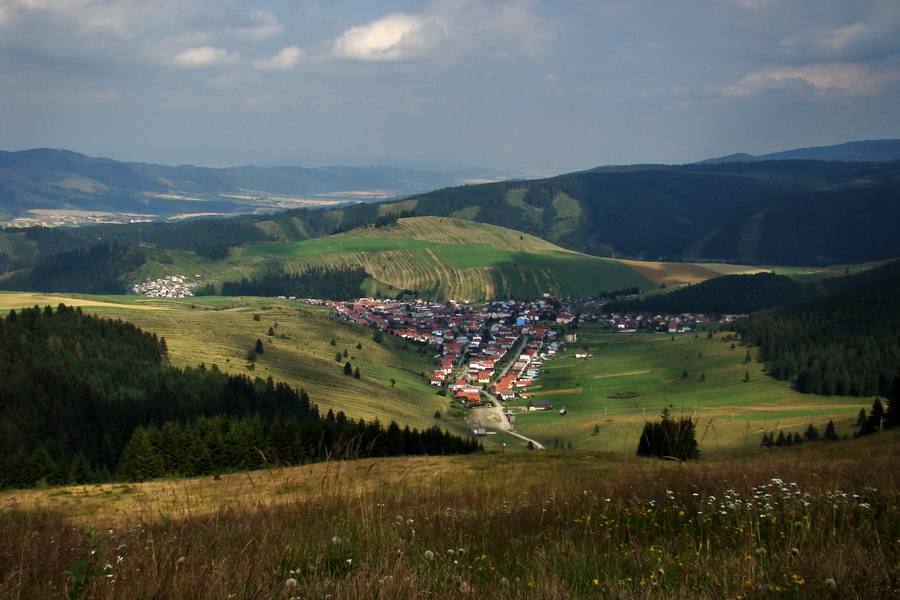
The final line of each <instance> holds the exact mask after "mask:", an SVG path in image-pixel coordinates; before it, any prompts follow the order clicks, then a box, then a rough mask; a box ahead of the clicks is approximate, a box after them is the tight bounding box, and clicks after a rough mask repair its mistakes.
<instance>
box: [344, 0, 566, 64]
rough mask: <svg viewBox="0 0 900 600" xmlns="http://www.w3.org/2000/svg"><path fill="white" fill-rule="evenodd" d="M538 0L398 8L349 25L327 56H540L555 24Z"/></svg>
mask: <svg viewBox="0 0 900 600" xmlns="http://www.w3.org/2000/svg"><path fill="white" fill-rule="evenodd" d="M536 6H537V3H536V2H535V1H534V0H511V1H505V2H483V1H476V0H442V1H433V2H432V3H431V5H430V6H429V8H428V9H427V10H425V11H424V12H422V13H419V14H407V13H394V14H391V15H388V16H385V17H382V18H380V19H377V20H375V21H372V22H370V23H368V24H365V25H359V26H356V27H351V28H350V29H348V30H346V31H345V32H344V33H343V34H341V35H340V36H338V37H337V38H335V39H334V40H332V41H331V44H330V46H329V52H328V56H327V57H329V58H337V59H341V60H356V61H369V62H373V61H377V62H397V61H414V60H425V59H434V60H438V59H440V60H443V61H451V60H452V59H453V58H455V57H456V58H458V57H469V58H470V57H472V56H478V57H491V58H509V57H529V58H534V57H537V56H539V55H540V54H541V53H542V52H543V51H544V50H545V49H546V48H547V46H548V43H549V42H550V41H551V40H552V38H553V32H554V29H553V27H552V26H551V25H550V24H549V23H548V22H547V21H545V20H544V19H543V18H541V17H539V16H538V15H537V14H536V13H535V12H534V11H535V8H536Z"/></svg>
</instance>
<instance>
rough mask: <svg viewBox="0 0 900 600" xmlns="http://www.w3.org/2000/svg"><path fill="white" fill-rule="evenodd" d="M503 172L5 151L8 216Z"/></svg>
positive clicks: (432, 184) (375, 190) (1, 186)
mask: <svg viewBox="0 0 900 600" xmlns="http://www.w3.org/2000/svg"><path fill="white" fill-rule="evenodd" d="M496 177H497V173H491V172H489V170H488V169H478V170H476V169H472V170H469V171H462V170H457V171H445V172H433V171H419V170H413V169H399V168H388V167H342V166H334V167H318V168H305V167H255V166H243V167H230V168H224V169H213V168H206V167H194V166H191V165H181V166H177V167H173V166H168V165H158V164H147V163H126V162H118V161H115V160H111V159H108V158H94V157H90V156H85V155H83V154H78V153H76V152H70V151H67V150H51V149H35V150H25V151H21V152H0V216H3V214H4V213H6V214H7V215H8V216H16V215H19V216H22V215H25V214H26V213H27V211H29V210H45V211H46V210H54V209H55V210H80V211H91V212H97V211H103V212H110V213H114V214H118V213H132V214H136V215H148V216H151V217H163V218H164V217H170V216H173V215H178V214H183V213H188V214H190V213H226V214H237V213H250V212H254V211H255V210H257V209H259V208H261V207H265V208H268V209H275V208H284V207H286V206H291V205H292V202H291V200H292V199H299V198H304V197H311V196H312V197H315V196H320V195H325V194H337V195H338V196H340V197H342V198H343V199H344V200H346V199H349V198H353V197H356V198H361V199H384V198H396V197H397V196H400V195H402V194H409V193H413V192H421V191H425V190H431V189H435V188H438V187H442V186H447V185H459V184H462V183H464V182H465V181H467V180H469V179H474V178H496ZM268 196H281V198H278V197H275V198H269V197H268ZM331 203H335V201H332V202H331Z"/></svg>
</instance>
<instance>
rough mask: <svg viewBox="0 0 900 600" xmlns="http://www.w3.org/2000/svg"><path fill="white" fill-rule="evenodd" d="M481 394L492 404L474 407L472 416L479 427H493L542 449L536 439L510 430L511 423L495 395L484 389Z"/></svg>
mask: <svg viewBox="0 0 900 600" xmlns="http://www.w3.org/2000/svg"><path fill="white" fill-rule="evenodd" d="M481 394H482V395H483V396H486V397H487V398H488V400H490V401H491V403H492V404H493V406H482V407H481V408H476V409H475V411H474V418H475V421H476V422H477V423H478V425H479V426H480V427H483V428H484V429H493V430H496V431H502V432H504V433H508V434H509V435H511V436H513V437H517V438H519V439H520V440H522V441H525V442H531V443H532V445H534V447H535V448H536V449H538V450H543V449H544V445H543V444H541V443H540V442H538V441H537V440H533V439H531V438H527V437H525V436H524V435H521V434H519V433H516V432H515V431H513V430H512V424H510V422H509V419H507V418H506V413H504V412H503V405H502V404H501V403H500V400H498V399H497V397H496V396H494V395H493V394H491V393H489V392H486V391H482V392H481Z"/></svg>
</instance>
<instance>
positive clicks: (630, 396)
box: [516, 324, 872, 453]
mask: <svg viewBox="0 0 900 600" xmlns="http://www.w3.org/2000/svg"><path fill="white" fill-rule="evenodd" d="M577 333H578V336H579V339H578V342H576V343H574V344H568V345H567V347H566V350H565V351H564V352H562V353H561V355H560V356H559V357H558V358H554V359H553V360H551V361H549V362H547V363H545V365H544V373H543V374H542V375H541V378H540V380H539V381H538V382H537V384H536V385H533V386H532V387H531V388H530V393H531V394H532V396H533V397H534V399H541V400H547V401H549V402H550V403H551V404H552V405H553V407H554V410H552V411H549V412H540V413H528V414H524V415H520V416H518V417H517V421H516V429H517V430H518V431H519V432H520V433H522V434H524V435H526V436H528V437H531V438H534V439H536V440H538V441H540V442H541V443H543V444H545V445H549V447H553V446H554V445H555V443H556V440H557V439H558V440H559V442H560V443H562V444H565V445H566V446H567V445H568V444H569V443H570V442H571V443H572V445H573V446H574V447H576V448H590V449H596V450H607V451H611V452H622V453H629V452H634V450H635V448H636V447H637V442H638V438H639V436H640V434H641V431H642V428H643V424H644V422H645V420H655V419H658V418H659V414H660V412H661V411H662V409H663V408H665V407H671V410H672V412H673V413H675V414H684V415H686V416H690V417H692V418H694V419H696V421H697V428H698V440H700V442H701V444H700V451H701V453H718V452H724V451H733V450H736V449H749V448H753V447H755V446H758V445H759V442H760V440H761V439H762V436H763V434H764V433H765V432H767V431H774V432H775V433H776V435H777V433H778V431H779V430H785V432H791V433H793V432H798V433H800V434H801V435H802V433H803V430H804V429H805V428H806V427H807V426H808V425H809V423H813V424H814V425H815V426H816V427H817V428H818V430H819V433H822V432H823V431H824V429H825V425H826V424H827V423H828V421H829V419H833V420H834V423H835V425H836V426H837V429H838V433H839V434H841V435H843V434H850V435H852V434H853V432H854V431H855V430H854V429H853V425H854V424H855V422H856V418H857V415H858V413H859V409H860V408H865V409H867V410H868V409H870V408H871V406H872V398H856V397H843V396H832V397H824V396H814V395H808V394H800V393H798V392H795V391H793V390H792V389H791V387H790V385H789V384H788V383H787V382H782V381H776V380H775V379H772V378H771V377H768V376H766V375H765V373H764V372H763V368H764V365H762V364H760V363H758V362H757V361H756V360H755V356H756V351H755V349H753V348H750V347H746V346H743V345H741V343H740V341H739V340H731V339H729V338H728V337H727V334H724V333H719V332H716V333H715V334H713V336H712V337H708V332H707V331H700V332H697V333H694V332H690V333H678V334H674V336H672V335H668V334H634V333H611V332H605V331H603V330H601V328H600V327H599V326H596V325H590V324H582V325H581V326H580V327H579V328H578V329H577ZM673 338H674V339H673ZM585 350H586V351H587V352H588V357H587V358H575V357H574V355H575V353H576V351H577V352H583V351H585ZM748 353H749V359H750V360H749V362H748V361H747V359H748ZM561 408H566V409H567V411H568V414H567V415H566V416H560V415H559V413H558V410H559V409H561ZM595 428H599V431H597V432H596V433H595Z"/></svg>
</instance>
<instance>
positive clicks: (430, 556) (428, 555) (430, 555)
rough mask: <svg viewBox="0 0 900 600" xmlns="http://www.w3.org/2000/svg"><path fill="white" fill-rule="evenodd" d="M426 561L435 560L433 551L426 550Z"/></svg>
mask: <svg viewBox="0 0 900 600" xmlns="http://www.w3.org/2000/svg"><path fill="white" fill-rule="evenodd" d="M425 560H434V552H432V551H431V550H426V551H425Z"/></svg>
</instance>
